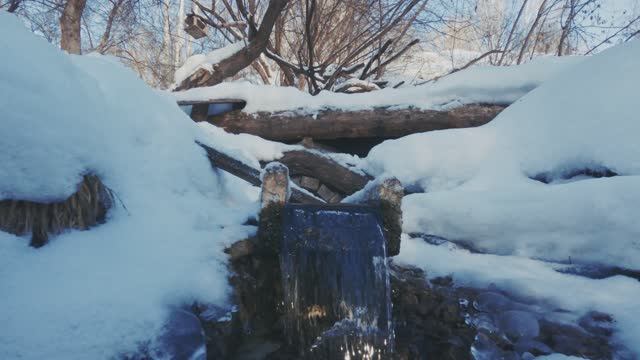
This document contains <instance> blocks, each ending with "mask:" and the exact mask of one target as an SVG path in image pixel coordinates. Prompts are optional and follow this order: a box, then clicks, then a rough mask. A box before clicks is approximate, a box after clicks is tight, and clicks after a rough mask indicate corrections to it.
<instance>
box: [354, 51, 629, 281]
mask: <svg viewBox="0 0 640 360" xmlns="http://www.w3.org/2000/svg"><path fill="white" fill-rule="evenodd" d="M638 57H640V41H632V42H629V43H627V44H624V45H621V46H617V47H614V48H612V49H610V50H607V51H605V52H603V53H601V54H599V55H597V56H594V57H592V58H589V59H588V60H586V61H585V62H583V63H582V64H578V65H576V66H575V67H574V68H572V69H569V70H567V71H566V72H564V73H562V74H560V75H559V76H558V77H556V78H555V79H553V80H550V81H548V82H547V83H545V84H543V85H542V86H541V87H539V88H537V89H536V90H534V91H532V92H531V93H530V94H528V95H527V96H525V97H524V98H522V99H521V100H520V101H518V102H516V103H515V104H513V105H511V106H509V107H508V108H507V109H505V110H504V111H503V112H502V113H501V114H500V115H499V116H498V117H497V118H496V119H494V120H493V121H492V122H491V123H489V124H487V125H485V126H482V127H478V128H470V129H455V130H446V131H436V132H430V133H423V134H414V135H410V136H407V137H405V138H402V139H398V140H392V141H387V142H384V143H382V144H380V145H379V146H377V147H375V148H374V149H372V150H371V152H370V153H369V156H368V157H367V159H366V165H365V167H366V168H367V169H368V170H369V171H371V172H373V173H375V174H379V175H382V174H385V175H394V176H396V177H398V178H399V179H400V180H401V181H402V182H403V184H405V185H409V186H413V187H416V188H422V189H424V190H425V191H427V193H425V194H416V195H412V196H409V197H408V198H407V201H406V203H405V210H406V214H407V221H406V227H405V229H406V230H407V231H411V232H424V233H429V234H432V235H437V236H441V237H445V238H449V239H451V240H458V241H463V242H469V243H471V244H472V245H473V246H475V247H477V248H480V249H483V250H485V251H490V252H494V253H500V254H519V255H523V256H529V257H538V258H545V259H552V260H556V261H578V262H588V263H600V264H609V265H614V266H622V267H629V268H636V269H637V268H638V261H637V259H638V258H640V243H639V242H638V240H637V239H638V237H639V235H640V224H638V223H637V221H634V219H633V214H635V213H637V212H638V210H640V209H639V208H638V205H637V204H640V202H638V200H640V192H638V190H637V189H638V188H639V187H638V185H640V181H639V180H640V178H639V177H638V176H631V175H640V143H638V141H637V139H636V134H637V132H638V131H640V122H638V116H637V107H636V101H635V98H636V94H637V87H638V84H639V83H640V71H639V70H638V67H637V64H636V61H635V59H637V58H638ZM602 169H606V170H607V171H603V170H602ZM598 172H601V173H602V172H605V173H607V172H608V174H610V175H615V174H619V175H626V176H620V177H614V178H603V179H592V178H591V177H588V176H574V177H573V178H571V179H568V180H565V181H556V182H554V183H553V184H544V183H542V182H540V181H535V180H533V179H534V178H537V179H540V178H551V179H554V178H555V179H559V178H562V177H563V176H565V175H566V174H580V173H585V174H592V175H593V174H594V173H598ZM541 174H544V176H541ZM571 176H573V175H571Z"/></svg>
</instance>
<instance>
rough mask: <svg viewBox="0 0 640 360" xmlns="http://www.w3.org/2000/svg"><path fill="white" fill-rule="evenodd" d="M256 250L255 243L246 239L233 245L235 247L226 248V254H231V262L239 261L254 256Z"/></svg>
mask: <svg viewBox="0 0 640 360" xmlns="http://www.w3.org/2000/svg"><path fill="white" fill-rule="evenodd" d="M254 250H255V246H254V245H253V241H251V240H249V239H246V240H240V241H237V242H235V243H233V245H231V246H230V247H228V248H226V249H225V250H224V252H226V253H227V254H229V256H230V257H231V260H237V259H239V258H241V257H245V256H248V255H251V254H253V252H254Z"/></svg>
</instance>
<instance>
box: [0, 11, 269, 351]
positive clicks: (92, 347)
mask: <svg viewBox="0 0 640 360" xmlns="http://www.w3.org/2000/svg"><path fill="white" fill-rule="evenodd" d="M0 32H1V33H3V34H11V36H4V37H1V38H0V53H1V54H2V64H3V66H2V67H1V68H0V118H2V121H0V134H2V141H1V142H0V163H2V166H1V167H0V199H7V198H11V199H30V200H38V201H44V202H48V201H53V200H59V199H64V198H66V197H67V196H68V195H70V194H71V193H72V192H74V191H75V187H76V185H77V184H78V183H79V182H80V180H81V178H82V174H83V173H87V172H91V173H95V174H97V175H99V176H100V177H101V179H102V180H103V182H104V183H105V184H106V185H107V186H108V187H109V188H110V189H111V190H113V192H114V193H115V194H117V201H116V205H115V206H114V208H112V209H111V210H110V212H109V215H108V219H107V223H106V224H103V225H100V226H97V227H95V228H93V229H91V230H89V231H69V232H66V233H64V234H62V235H59V236H56V237H54V238H53V239H52V241H51V242H50V243H49V244H48V245H46V246H44V247H43V248H41V249H38V250H36V249H33V248H30V247H29V246H28V243H29V240H28V238H26V237H16V236H13V235H10V234H8V233H5V232H0V294H2V296H0V323H1V324H2V326H0V358H2V359H17V358H23V359H104V358H111V357H114V356H117V355H118V354H121V353H123V352H126V351H132V350H135V349H136V347H137V346H138V345H140V344H141V343H142V342H145V341H149V340H153V338H154V337H155V336H156V335H158V334H159V331H160V329H161V327H162V325H163V322H164V321H165V318H166V316H167V313H168V309H170V308H172V307H176V306H181V305H185V304H191V303H192V302H193V301H200V302H204V303H212V304H217V305H219V306H226V301H227V296H228V292H227V290H228V289H227V286H228V285H227V273H226V269H225V267H224V262H225V261H226V257H225V255H224V253H223V252H222V249H223V247H224V246H225V245H226V244H228V243H230V242H232V241H235V240H238V239H242V238H244V237H246V236H249V235H251V234H252V232H253V231H254V228H252V227H247V226H242V225H240V224H242V223H243V222H244V221H245V220H246V218H247V217H248V216H249V214H253V213H255V210H256V207H257V203H256V200H257V191H256V189H255V188H252V187H249V186H247V185H245V184H243V183H241V182H239V180H235V179H232V178H231V177H228V176H226V175H222V174H218V173H216V172H214V171H213V170H212V169H211V165H210V164H209V161H208V160H207V158H206V156H205V152H204V150H203V149H202V148H201V147H200V146H198V145H197V144H196V143H195V140H197V139H200V138H204V137H206V136H207V135H206V134H203V132H202V130H201V128H200V127H199V126H197V125H195V124H194V123H193V121H191V119H189V118H188V117H187V116H186V115H185V114H184V113H183V112H182V111H180V109H179V108H178V107H177V106H176V105H175V101H174V100H173V99H172V98H170V97H167V96H166V95H165V94H163V93H160V92H156V91H153V90H151V89H150V88H148V87H147V86H146V85H145V84H144V83H143V82H142V81H141V80H140V79H138V78H137V76H136V75H135V74H134V73H133V72H132V71H130V70H128V69H125V68H124V67H123V66H122V65H119V64H118V61H117V60H115V59H111V58H105V57H98V56H82V57H79V56H69V55H67V54H64V53H63V52H61V51H59V50H57V49H55V48H54V47H53V46H51V45H49V44H48V43H46V41H45V40H44V39H41V38H38V37H37V36H35V35H33V34H31V33H30V32H29V31H28V30H27V29H25V28H24V27H23V25H21V23H20V22H19V21H18V20H17V19H16V18H14V17H13V16H12V15H10V14H7V13H2V12H0ZM45 59H46V61H45ZM218 138H222V135H220V136H218ZM245 140H246V141H248V139H245ZM231 142H233V140H228V143H231ZM254 160H255V159H254ZM229 194H232V195H229Z"/></svg>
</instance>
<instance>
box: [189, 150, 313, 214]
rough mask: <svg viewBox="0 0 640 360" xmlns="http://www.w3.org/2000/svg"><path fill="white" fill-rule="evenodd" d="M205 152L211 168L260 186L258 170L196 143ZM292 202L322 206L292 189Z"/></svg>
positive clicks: (310, 197) (307, 195)
mask: <svg viewBox="0 0 640 360" xmlns="http://www.w3.org/2000/svg"><path fill="white" fill-rule="evenodd" d="M198 145H200V146H201V147H202V148H203V149H204V150H205V151H206V152H207V157H208V158H209V162H211V166H213V167H214V168H217V169H220V170H223V171H226V172H228V173H229V174H231V175H233V176H236V177H238V178H240V179H242V180H244V181H246V182H248V183H249V184H251V185H254V186H261V185H262V181H261V180H260V170H257V169H255V168H253V167H251V166H249V165H247V164H245V163H243V162H242V161H239V160H236V159H234V158H232V157H231V156H229V155H227V154H224V153H221V152H220V151H218V150H216V149H214V148H212V147H210V146H207V145H204V144H202V143H198ZM290 200H291V201H292V202H299V203H303V204H322V203H323V201H322V200H320V199H317V198H315V197H313V196H311V195H309V194H307V193H305V192H302V191H300V190H299V189H296V188H292V189H291V198H290Z"/></svg>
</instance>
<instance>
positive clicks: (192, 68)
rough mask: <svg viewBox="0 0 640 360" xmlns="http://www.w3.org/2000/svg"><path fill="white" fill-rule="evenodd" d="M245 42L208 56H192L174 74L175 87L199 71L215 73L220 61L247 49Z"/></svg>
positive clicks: (218, 50)
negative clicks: (214, 69) (214, 67)
mask: <svg viewBox="0 0 640 360" xmlns="http://www.w3.org/2000/svg"><path fill="white" fill-rule="evenodd" d="M245 45H246V44H245V43H244V41H238V42H235V43H233V44H229V45H227V46H224V47H221V48H219V49H215V50H213V51H210V52H208V53H206V54H196V55H192V56H190V57H189V58H188V59H187V60H185V62H184V64H182V66H180V68H178V70H176V72H175V74H174V84H175V85H174V86H177V85H179V84H180V83H181V82H183V81H184V80H185V79H187V78H188V77H189V76H190V75H191V74H193V73H195V72H196V71H197V70H199V69H205V70H207V71H213V66H215V64H217V63H219V62H220V61H222V60H224V59H226V58H228V57H230V56H231V55H233V54H235V53H237V52H238V51H240V50H242V49H243V48H244V47H245Z"/></svg>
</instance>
